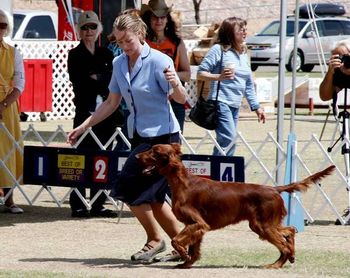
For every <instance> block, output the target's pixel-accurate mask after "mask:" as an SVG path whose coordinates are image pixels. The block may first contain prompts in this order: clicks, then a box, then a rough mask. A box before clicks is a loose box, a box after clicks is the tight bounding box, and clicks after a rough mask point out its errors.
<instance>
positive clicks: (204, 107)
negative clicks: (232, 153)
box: [189, 52, 223, 130]
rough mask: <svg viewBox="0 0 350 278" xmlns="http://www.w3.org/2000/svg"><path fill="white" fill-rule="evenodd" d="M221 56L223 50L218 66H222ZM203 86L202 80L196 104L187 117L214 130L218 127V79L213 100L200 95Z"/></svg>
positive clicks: (201, 125)
mask: <svg viewBox="0 0 350 278" xmlns="http://www.w3.org/2000/svg"><path fill="white" fill-rule="evenodd" d="M222 56H223V52H221V61H220V66H222ZM203 88H204V82H202V86H201V90H200V93H199V97H198V99H197V102H196V104H195V105H194V106H193V107H192V108H191V111H190V114H189V118H190V119H191V121H192V122H194V123H195V124H196V125H198V126H200V127H203V128H205V129H208V130H214V129H216V128H217V127H218V110H217V103H218V96H219V89H220V81H218V86H217V91H216V98H215V100H212V99H209V100H205V99H204V97H203V96H202V94H203Z"/></svg>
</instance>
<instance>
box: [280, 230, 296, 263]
mask: <svg viewBox="0 0 350 278" xmlns="http://www.w3.org/2000/svg"><path fill="white" fill-rule="evenodd" d="M281 233H282V234H283V236H284V237H285V239H286V240H287V242H288V246H289V250H290V256H289V258H288V260H289V262H290V263H294V262H295V233H296V230H295V228H294V227H282V228H281Z"/></svg>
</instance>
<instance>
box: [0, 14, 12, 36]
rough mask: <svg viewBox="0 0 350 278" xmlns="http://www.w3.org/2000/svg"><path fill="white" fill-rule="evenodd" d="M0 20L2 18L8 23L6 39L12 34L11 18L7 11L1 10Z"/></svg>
mask: <svg viewBox="0 0 350 278" xmlns="http://www.w3.org/2000/svg"><path fill="white" fill-rule="evenodd" d="M0 18H2V19H3V20H4V21H5V22H4V23H7V28H6V31H5V34H4V37H6V36H8V35H9V34H10V33H11V25H10V22H9V18H8V17H7V14H6V13H5V11H3V10H1V9H0Z"/></svg>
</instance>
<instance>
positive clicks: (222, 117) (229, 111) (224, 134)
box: [213, 101, 239, 156]
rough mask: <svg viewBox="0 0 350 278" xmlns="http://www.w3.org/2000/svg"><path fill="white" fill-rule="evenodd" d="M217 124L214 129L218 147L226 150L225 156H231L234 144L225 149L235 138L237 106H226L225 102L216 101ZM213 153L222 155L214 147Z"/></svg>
mask: <svg viewBox="0 0 350 278" xmlns="http://www.w3.org/2000/svg"><path fill="white" fill-rule="evenodd" d="M218 117H219V124H218V127H217V128H216V129H215V133H216V140H217V142H218V144H219V145H220V147H221V148H222V149H224V150H225V151H226V155H227V156H233V154H234V152H235V149H236V144H234V145H233V146H232V147H231V148H230V149H228V150H226V148H227V147H228V145H230V143H231V142H232V141H233V140H235V138H236V133H237V132H236V130H237V124H238V118H239V108H234V107H231V106H228V105H227V104H226V103H223V102H220V101H219V102H218ZM213 155H222V154H221V153H220V151H219V150H218V149H217V148H216V147H214V151H213Z"/></svg>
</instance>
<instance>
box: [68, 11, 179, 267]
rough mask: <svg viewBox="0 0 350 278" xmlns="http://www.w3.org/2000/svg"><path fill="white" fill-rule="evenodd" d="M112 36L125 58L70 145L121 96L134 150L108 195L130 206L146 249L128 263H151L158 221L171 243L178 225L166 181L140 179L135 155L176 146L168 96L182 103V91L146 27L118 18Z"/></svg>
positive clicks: (157, 245) (158, 242)
mask: <svg viewBox="0 0 350 278" xmlns="http://www.w3.org/2000/svg"><path fill="white" fill-rule="evenodd" d="M113 31H114V34H115V37H116V41H117V43H118V45H119V46H120V47H121V48H122V49H123V54H121V55H120V56H118V57H116V58H115V59H114V61H113V74H112V79H111V82H110V84H109V90H110V93H109V96H108V98H107V100H105V101H104V102H103V103H102V104H101V105H100V106H99V107H98V108H97V110H96V111H95V112H94V113H93V114H92V116H90V117H89V118H88V119H86V120H85V121H84V122H83V123H82V124H81V125H80V126H78V127H76V128H75V129H74V130H73V131H72V132H70V133H69V135H68V142H69V143H71V144H74V143H75V142H76V140H77V138H78V137H79V135H81V134H82V133H83V132H84V131H85V130H86V129H87V128H89V127H92V126H94V125H95V124H97V123H99V122H100V121H102V120H103V119H104V118H106V117H107V116H108V115H110V114H111V113H112V112H113V111H114V110H115V109H117V107H118V106H119V104H120V101H121V99H122V97H123V98H124V99H125V102H126V103H127V106H128V109H129V110H130V115H129V118H128V135H129V138H131V144H132V149H133V151H132V153H131V154H130V156H129V157H128V159H127V161H126V163H125V165H124V167H123V170H122V172H121V175H120V178H119V179H118V181H117V183H116V187H115V189H114V190H112V191H113V192H112V194H111V195H112V196H113V197H115V198H117V199H119V200H121V201H123V202H125V203H127V204H128V205H129V207H130V209H131V211H132V212H133V213H134V215H135V216H136V217H137V219H138V220H139V222H140V223H141V225H142V226H143V228H144V229H145V231H146V234H147V239H146V244H145V246H144V247H143V248H142V249H141V250H140V251H138V252H136V253H135V254H133V255H132V256H131V259H132V260H133V261H137V262H141V263H143V262H150V261H152V260H153V259H154V257H155V256H156V254H158V253H160V252H162V251H164V250H165V242H164V240H162V237H161V234H160V232H159V230H158V226H157V222H158V224H159V225H160V226H161V227H162V228H163V230H164V231H165V232H166V233H167V234H168V236H169V237H170V238H173V237H174V236H175V235H177V234H178V233H179V232H180V223H179V222H178V221H177V219H176V218H175V216H174V214H173V212H172V210H171V207H170V205H169V204H168V203H167V202H166V201H165V200H166V196H167V194H168V192H169V186H168V184H167V182H166V180H165V178H164V177H162V176H160V175H157V176H151V177H145V176H143V175H142V169H141V167H140V166H139V163H138V161H137V159H136V157H135V155H136V154H137V153H139V152H142V151H145V150H147V149H149V148H150V147H151V146H152V145H154V144H159V143H170V142H179V139H180V138H179V131H180V126H179V123H178V121H177V120H176V117H175V115H174V112H173V110H172V108H171V105H170V102H169V96H170V95H171V97H172V99H173V100H175V101H177V102H179V103H185V101H186V92H185V88H184V87H183V86H182V85H181V82H180V80H179V78H178V76H177V74H176V72H175V69H174V64H173V61H172V60H171V58H170V57H168V56H167V55H165V54H163V53H161V52H159V51H157V50H154V49H151V48H150V47H149V45H148V44H147V43H146V42H145V35H146V25H145V23H144V22H143V21H142V20H141V18H140V17H139V16H138V15H135V14H126V15H121V16H118V17H117V18H116V20H115V21H114V24H113Z"/></svg>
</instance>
